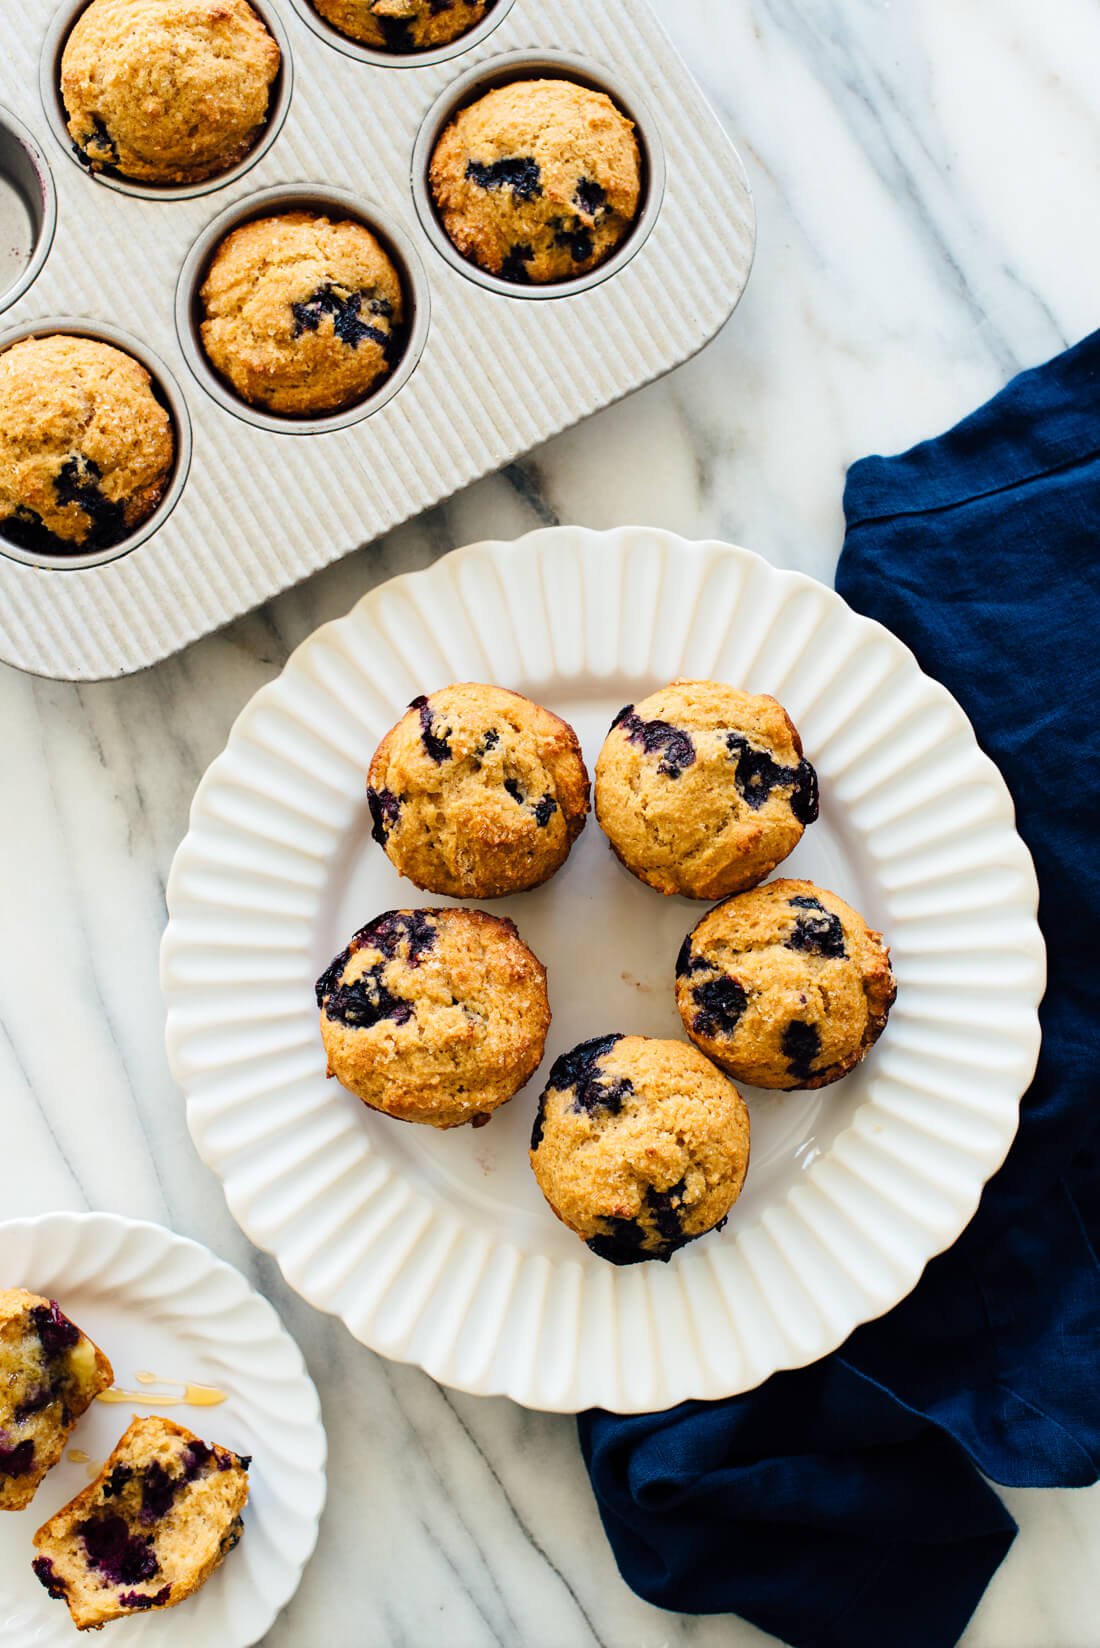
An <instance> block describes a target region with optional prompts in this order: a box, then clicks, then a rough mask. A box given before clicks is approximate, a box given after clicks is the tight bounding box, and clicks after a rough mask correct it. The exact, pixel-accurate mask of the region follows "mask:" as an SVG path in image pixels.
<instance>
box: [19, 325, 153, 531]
mask: <svg viewBox="0 0 1100 1648" xmlns="http://www.w3.org/2000/svg"><path fill="white" fill-rule="evenodd" d="M174 459H175V439H174V436H173V433H172V422H171V419H170V418H169V416H168V413H167V412H166V411H165V409H164V407H163V406H162V405H161V403H160V401H159V400H158V399H157V397H156V395H155V394H154V392H153V384H152V379H151V378H150V376H149V374H148V372H147V371H146V370H145V368H144V366H142V365H141V364H140V362H138V361H136V360H134V358H133V356H132V355H127V354H125V353H124V352H123V351H122V350H121V349H116V348H114V346H113V345H112V344H109V343H100V342H98V341H97V340H96V339H94V338H78V337H70V336H68V335H67V334H65V333H53V334H52V335H50V336H48V337H41V338H24V339H22V341H21V342H19V343H13V344H12V345H11V347H10V348H8V349H5V350H4V351H3V353H0V533H2V534H3V536H4V537H6V538H8V539H9V540H10V541H11V542H12V543H15V544H19V545H20V546H21V547H22V548H24V549H31V550H36V551H39V552H41V553H44V554H66V553H71V554H76V553H86V552H88V551H90V550H96V549H107V548H109V547H110V546H111V545H112V544H116V543H118V542H119V541H120V539H122V538H124V537H126V535H127V533H129V532H132V531H133V530H134V528H135V527H137V526H139V525H140V524H141V522H142V521H144V520H146V519H147V518H148V516H149V515H151V514H152V512H153V510H154V509H155V508H156V506H157V504H158V503H159V502H160V500H161V497H162V496H163V493H164V489H165V487H166V486H167V484H168V479H169V476H170V475H171V472H172V464H173V462H174Z"/></svg>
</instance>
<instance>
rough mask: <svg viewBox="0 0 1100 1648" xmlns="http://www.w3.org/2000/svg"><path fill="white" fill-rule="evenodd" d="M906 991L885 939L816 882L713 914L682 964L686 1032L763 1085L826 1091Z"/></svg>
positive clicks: (763, 890)
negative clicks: (899, 984)
mask: <svg viewBox="0 0 1100 1648" xmlns="http://www.w3.org/2000/svg"><path fill="white" fill-rule="evenodd" d="M896 994H897V991H896V987H895V985H894V976H893V973H892V972H891V971H890V952H889V950H887V948H886V946H885V945H884V944H883V942H882V934H881V933H876V932H872V930H871V928H870V927H868V925H867V923H866V922H865V921H864V920H863V917H862V916H860V915H857V914H856V912H855V910H853V909H852V908H851V906H850V905H848V904H845V902H844V900H843V899H842V898H838V897H837V895H836V894H835V893H830V892H826V890H825V889H824V888H823V887H815V885H814V883H813V882H812V881H789V880H781V881H771V882H769V883H768V885H767V886H766V887H756V888H754V889H753V890H752V891H751V892H748V893H738V894H737V895H736V897H734V898H729V899H727V900H726V902H725V903H724V904H720V905H719V906H718V908H717V909H715V910H711V911H710V913H709V915H705V916H704V917H703V919H702V921H701V922H700V923H699V925H698V926H697V927H696V928H695V930H694V932H692V933H690V934H689V935H688V937H687V938H686V939H685V940H684V943H683V946H682V948H681V950H680V954H679V957H678V958H677V962H676V1005H677V1007H678V1008H679V1009H680V1017H681V1018H682V1019H683V1021H684V1029H685V1030H686V1031H687V1033H688V1035H689V1036H690V1037H691V1039H692V1041H694V1042H695V1043H696V1045H697V1046H698V1047H701V1048H702V1050H703V1052H704V1053H706V1055H707V1056H708V1058H712V1059H713V1060H714V1061H715V1063H716V1064H720V1065H721V1066H722V1069H723V1070H728V1071H729V1073H730V1075H731V1076H735V1077H736V1078H737V1079H738V1081H744V1082H750V1083H752V1085H753V1086H754V1087H779V1088H792V1087H804V1088H811V1087H825V1086H826V1085H827V1084H828V1083H829V1082H834V1081H839V1079H840V1077H841V1076H846V1075H847V1074H848V1072H849V1070H852V1069H853V1068H854V1067H855V1066H856V1065H857V1064H858V1063H859V1062H860V1060H861V1059H862V1058H863V1057H864V1056H865V1055H866V1053H867V1052H868V1050H869V1049H870V1048H871V1047H873V1046H874V1044H875V1042H876V1041H877V1040H878V1038H879V1036H881V1034H882V1032H883V1030H884V1029H885V1026H886V1020H887V1017H888V1015H889V1012H890V1008H891V1007H892V1006H893V1003H894V997H895V995H896Z"/></svg>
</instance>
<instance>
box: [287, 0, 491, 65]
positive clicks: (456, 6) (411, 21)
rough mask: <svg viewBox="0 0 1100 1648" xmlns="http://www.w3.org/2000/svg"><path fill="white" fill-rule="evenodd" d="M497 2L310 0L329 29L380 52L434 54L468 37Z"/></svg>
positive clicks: (465, 0)
mask: <svg viewBox="0 0 1100 1648" xmlns="http://www.w3.org/2000/svg"><path fill="white" fill-rule="evenodd" d="M493 3H494V0H312V4H313V7H314V9H315V10H316V11H317V12H319V13H320V15H321V16H322V17H323V18H324V19H325V21H326V23H331V24H332V26H333V28H334V29H339V31H340V33H341V34H345V35H347V37H348V39H349V40H358V41H361V42H362V44H363V45H365V46H374V47H376V48H377V49H378V50H379V51H389V52H418V51H430V50H431V49H432V48H433V47H435V46H446V45H449V44H450V43H451V41H452V40H458V39H460V38H461V37H462V35H464V34H468V33H469V31H470V30H471V29H473V28H476V27H477V25H478V24H479V23H480V22H482V20H483V19H484V18H485V17H486V16H487V15H488V13H489V11H490V10H491V9H492V6H493Z"/></svg>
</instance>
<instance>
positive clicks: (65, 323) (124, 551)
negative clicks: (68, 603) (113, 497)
mask: <svg viewBox="0 0 1100 1648" xmlns="http://www.w3.org/2000/svg"><path fill="white" fill-rule="evenodd" d="M59 333H60V334H62V335H63V336H66V337H76V338H92V339H94V341H95V342H96V343H109V344H112V345H113V346H114V347H115V348H116V349H120V350H121V351H122V353H123V354H124V355H132V356H133V358H134V360H136V361H138V362H139V363H140V364H141V365H142V366H144V368H145V370H146V371H147V372H148V374H149V376H150V378H151V379H152V384H153V392H154V394H155V395H156V397H157V399H158V401H159V402H160V403H161V405H162V406H163V407H164V409H165V411H166V412H167V413H168V416H169V418H170V419H171V422H172V437H173V444H174V454H173V459H172V473H171V475H170V476H169V478H168V485H167V486H166V487H165V489H164V495H163V497H162V498H161V500H160V502H159V503H158V504H157V506H156V508H155V509H154V510H153V511H152V513H151V514H150V515H148V516H147V517H146V519H145V520H144V521H142V522H141V524H140V525H139V526H136V527H134V529H133V531H132V532H128V533H127V534H126V536H125V537H124V538H120V539H119V541H118V543H116V544H109V545H108V546H107V547H106V548H104V549H94V550H89V551H88V552H87V553H82V552H81V551H80V550H73V551H72V552H71V553H70V552H69V551H68V550H58V551H57V552H56V554H48V553H45V552H43V551H40V550H32V549H23V548H22V546H21V545H19V544H13V543H12V542H11V541H10V540H9V539H8V538H6V537H5V536H4V531H3V525H2V523H0V555H5V556H7V557H8V559H9V560H12V561H21V562H22V563H23V564H24V566H33V567H39V568H42V569H43V570H48V571H50V572H78V571H80V570H81V569H83V568H87V567H97V566H104V565H105V564H106V563H107V562H108V561H117V560H118V559H119V558H120V556H123V555H129V553H130V551H131V550H133V549H136V548H137V547H138V545H139V544H143V543H144V542H145V540H146V539H147V538H150V537H151V536H152V535H153V533H154V532H157V531H158V530H159V529H160V527H162V526H163V525H164V523H165V521H166V520H167V519H168V517H169V515H170V514H171V513H172V510H173V509H174V508H175V506H176V504H177V503H178V502H179V499H180V494H181V493H182V492H183V488H184V485H185V484H186V481H187V473H188V470H189V469H190V467H191V446H192V441H191V417H190V414H189V412H188V410H187V402H186V401H185V400H184V398H183V391H182V390H181V389H180V386H179V384H178V383H177V382H176V379H175V378H174V377H173V375H172V373H171V372H170V371H169V369H168V367H167V366H166V365H165V364H164V362H163V361H162V360H161V358H160V356H159V355H157V354H155V353H154V351H153V350H152V349H150V348H149V346H148V345H147V344H145V343H142V342H141V341H140V339H138V338H135V337H134V336H133V334H132V333H130V332H124V331H122V329H121V328H120V327H118V326H111V325H109V324H108V323H107V322H106V321H99V320H88V319H87V318H86V317H83V316H80V315H46V316H43V317H42V318H41V319H40V320H30V321H24V322H23V324H22V325H21V326H13V327H11V328H10V329H9V330H8V331H6V332H3V333H0V354H3V352H4V350H5V349H10V348H11V346H12V344H14V343H21V342H22V341H23V339H24V338H45V337H54V336H56V335H57V334H59Z"/></svg>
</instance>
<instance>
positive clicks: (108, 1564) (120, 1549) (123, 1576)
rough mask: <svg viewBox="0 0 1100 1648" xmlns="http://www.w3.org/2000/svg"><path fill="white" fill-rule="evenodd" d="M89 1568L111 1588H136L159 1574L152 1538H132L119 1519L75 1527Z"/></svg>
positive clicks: (96, 1520) (92, 1520) (96, 1519)
mask: <svg viewBox="0 0 1100 1648" xmlns="http://www.w3.org/2000/svg"><path fill="white" fill-rule="evenodd" d="M76 1532H77V1533H78V1534H79V1535H80V1537H81V1539H83V1541H84V1549H85V1552H86V1553H87V1557H88V1566H89V1567H91V1568H94V1569H95V1570H96V1571H97V1573H101V1574H103V1575H104V1577H105V1578H107V1579H109V1580H110V1581H111V1583H112V1584H114V1585H137V1584H140V1582H141V1581H142V1580H143V1579H152V1578H153V1577H154V1575H155V1574H158V1573H159V1572H160V1564H159V1563H158V1562H157V1559H156V1556H155V1554H154V1552H153V1536H152V1534H149V1535H144V1536H143V1535H140V1534H134V1535H131V1533H130V1530H129V1528H128V1527H127V1526H126V1523H125V1522H124V1521H123V1519H122V1517H120V1516H105V1517H93V1518H90V1519H89V1520H88V1521H87V1522H81V1523H79V1524H78V1525H77V1529H76Z"/></svg>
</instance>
